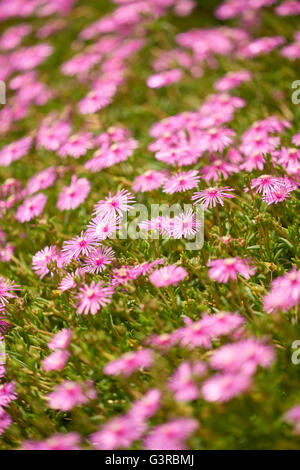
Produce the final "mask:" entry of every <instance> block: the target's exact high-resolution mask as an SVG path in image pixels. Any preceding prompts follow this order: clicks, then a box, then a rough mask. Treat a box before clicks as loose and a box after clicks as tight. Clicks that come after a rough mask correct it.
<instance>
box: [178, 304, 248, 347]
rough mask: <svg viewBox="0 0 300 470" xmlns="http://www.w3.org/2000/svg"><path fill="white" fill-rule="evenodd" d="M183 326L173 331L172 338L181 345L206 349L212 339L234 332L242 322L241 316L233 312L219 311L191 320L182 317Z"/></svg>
mask: <svg viewBox="0 0 300 470" xmlns="http://www.w3.org/2000/svg"><path fill="white" fill-rule="evenodd" d="M184 323H185V326H184V327H183V328H179V330H176V331H175V332H173V336H174V338H176V339H177V342H178V341H179V342H180V346H181V347H186V346H187V347H188V348H189V349H193V348H195V347H197V348H199V347H201V348H205V349H208V348H210V347H211V341H212V339H216V338H218V337H220V336H228V335H229V334H231V333H235V332H236V331H238V329H239V328H241V326H242V325H243V323H244V319H243V317H241V316H240V315H237V314H235V313H227V312H221V313H218V314H215V315H204V316H203V318H201V320H198V321H196V322H193V321H192V320H191V319H190V318H189V317H185V318H184Z"/></svg>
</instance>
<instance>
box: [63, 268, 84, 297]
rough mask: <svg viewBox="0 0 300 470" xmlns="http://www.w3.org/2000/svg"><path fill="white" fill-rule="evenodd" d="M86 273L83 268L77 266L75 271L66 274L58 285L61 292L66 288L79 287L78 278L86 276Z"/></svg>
mask: <svg viewBox="0 0 300 470" xmlns="http://www.w3.org/2000/svg"><path fill="white" fill-rule="evenodd" d="M84 275H85V271H84V269H81V268H77V269H76V271H75V272H74V273H68V274H66V275H65V276H64V277H63V278H62V280H61V281H60V284H59V286H58V288H59V290H60V291H61V292H65V291H66V290H70V289H74V288H75V287H77V281H76V279H78V280H79V281H80V278H84Z"/></svg>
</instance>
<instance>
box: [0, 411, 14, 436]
mask: <svg viewBox="0 0 300 470" xmlns="http://www.w3.org/2000/svg"><path fill="white" fill-rule="evenodd" d="M11 423H12V419H11V417H10V416H9V414H8V413H6V411H5V410H4V409H3V408H2V407H0V436H1V434H3V433H4V431H5V429H7V428H9V426H10V425H11Z"/></svg>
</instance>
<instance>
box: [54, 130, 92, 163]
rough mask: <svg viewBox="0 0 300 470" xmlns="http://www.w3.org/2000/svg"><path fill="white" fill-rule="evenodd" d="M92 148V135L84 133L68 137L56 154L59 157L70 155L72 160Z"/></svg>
mask: <svg viewBox="0 0 300 470" xmlns="http://www.w3.org/2000/svg"><path fill="white" fill-rule="evenodd" d="M93 147H94V143H93V141H92V134H91V133H90V132H84V133H81V134H75V135H72V136H71V137H69V139H68V140H67V142H66V143H65V144H63V145H62V147H61V148H60V149H59V151H58V154H59V155H60V156H61V157H66V156H67V155H70V156H71V157H73V158H79V157H82V156H83V155H85V154H86V152H87V151H88V150H90V149H92V148H93Z"/></svg>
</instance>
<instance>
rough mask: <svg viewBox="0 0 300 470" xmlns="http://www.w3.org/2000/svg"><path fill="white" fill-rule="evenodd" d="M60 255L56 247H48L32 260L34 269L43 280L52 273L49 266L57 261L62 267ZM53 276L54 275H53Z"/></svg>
mask: <svg viewBox="0 0 300 470" xmlns="http://www.w3.org/2000/svg"><path fill="white" fill-rule="evenodd" d="M59 256H60V255H59V253H58V252H57V248H56V246H55V245H52V246H46V247H45V248H44V249H43V250H40V251H38V252H37V253H36V254H35V255H34V256H33V258H32V269H33V270H34V271H35V272H36V274H37V275H38V276H40V278H41V279H43V277H45V276H46V274H48V273H49V272H50V270H49V266H48V265H49V264H50V263H52V262H53V261H56V262H57V263H58V265H60V262H59V261H60V260H59ZM52 275H53V274H52Z"/></svg>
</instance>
